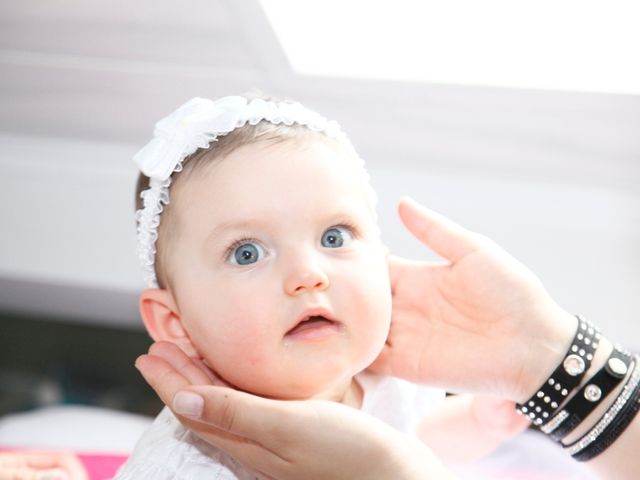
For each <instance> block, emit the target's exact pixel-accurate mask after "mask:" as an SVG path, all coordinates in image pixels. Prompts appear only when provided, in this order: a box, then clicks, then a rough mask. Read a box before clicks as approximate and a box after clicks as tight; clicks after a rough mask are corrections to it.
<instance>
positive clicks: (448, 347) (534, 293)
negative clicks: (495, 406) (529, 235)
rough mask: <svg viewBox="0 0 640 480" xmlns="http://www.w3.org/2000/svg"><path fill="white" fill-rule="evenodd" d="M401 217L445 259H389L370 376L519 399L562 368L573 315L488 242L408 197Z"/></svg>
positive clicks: (530, 275) (409, 227) (401, 204)
mask: <svg viewBox="0 0 640 480" xmlns="http://www.w3.org/2000/svg"><path fill="white" fill-rule="evenodd" d="M399 214H400V218H401V219H402V221H403V223H404V225H405V226H406V227H407V228H408V229H409V231H410V232H411V233H412V234H413V235H414V236H415V237H416V238H417V239H418V240H420V241H421V242H422V243H424V245H425V246H427V247H429V248H431V249H432V250H433V251H434V252H435V253H436V254H438V255H440V256H441V257H443V258H444V259H446V262H443V263H430V262H416V261H409V260H405V259H402V258H391V260H390V275H391V287H392V293H393V312H392V323H391V331H390V334H389V338H388V341H387V345H386V346H385V348H384V350H383V352H382V353H381V355H380V357H379V358H378V359H377V360H376V362H375V363H374V364H373V366H372V367H371V369H372V370H374V371H377V372H379V373H384V374H390V375H395V376H398V377H403V378H406V379H408V380H411V381H414V382H418V383H430V384H433V385H439V386H442V387H445V388H447V389H449V390H452V391H466V392H478V393H486V394H493V395H499V396H503V397H505V398H510V399H512V400H516V401H524V400H526V399H527V398H528V397H529V396H530V395H531V394H532V393H533V392H534V391H535V389H536V388H538V387H539V385H541V384H542V383H543V382H544V380H545V378H546V377H547V376H548V375H549V374H550V372H552V371H553V369H554V368H555V366H556V365H557V364H558V363H559V362H560V360H561V358H562V356H563V355H564V353H565V351H566V349H567V348H568V346H569V342H570V341H571V338H572V337H573V333H574V331H575V328H576V326H577V320H576V319H575V317H573V316H572V315H570V314H569V313H567V312H565V311H564V310H562V309H561V308H560V307H559V306H558V305H557V304H556V303H555V302H554V301H553V300H552V298H551V297H550V296H549V294H548V293H547V292H546V290H545V289H544V287H543V286H542V283H541V282H540V280H539V279H538V278H537V277H536V276H535V275H534V274H533V273H532V272H531V271H530V270H528V269H527V268H525V267H524V266H523V265H522V264H521V263H519V262H518V261H517V260H515V259H514V258H513V257H511V256H510V255H509V254H507V253H506V252H505V251H504V250H503V249H502V248H500V247H499V246H498V245H497V244H496V243H495V242H493V241H491V240H490V239H488V238H486V237H484V236H482V235H479V234H477V233H474V232H471V231H469V230H467V229H465V228H463V227H461V226H459V225H456V224H455V223H454V222H452V221H451V220H449V219H447V218H445V217H444V216H442V215H440V214H438V213H435V212H433V211H431V210H428V209H426V208H424V207H422V206H420V205H418V204H417V203H415V202H413V201H412V200H409V199H403V200H402V201H401V202H400V206H399Z"/></svg>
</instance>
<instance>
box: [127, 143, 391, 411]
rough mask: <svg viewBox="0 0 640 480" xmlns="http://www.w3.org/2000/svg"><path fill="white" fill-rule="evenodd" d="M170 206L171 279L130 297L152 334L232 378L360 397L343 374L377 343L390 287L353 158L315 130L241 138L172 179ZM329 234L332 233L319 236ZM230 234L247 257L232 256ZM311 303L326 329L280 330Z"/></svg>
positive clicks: (245, 386)
mask: <svg viewBox="0 0 640 480" xmlns="http://www.w3.org/2000/svg"><path fill="white" fill-rule="evenodd" d="M310 182H311V183H310ZM172 208H173V209H174V214H176V213H177V215H178V217H179V221H178V222H177V224H178V225H179V226H178V229H179V231H178V233H177V235H176V238H175V239H174V240H173V242H172V244H173V250H172V251H171V252H170V255H169V259H170V260H173V261H172V263H171V265H170V271H171V272H172V273H171V274H172V282H171V285H173V287H172V288H171V289H167V290H158V289H151V290H146V291H145V292H143V294H142V296H141V302H140V303H141V313H142V317H143V320H144V322H145V325H146V327H147V329H148V331H149V332H150V333H151V335H152V337H153V338H154V339H155V340H164V341H169V342H171V343H174V344H176V345H178V346H179V347H180V348H181V349H182V350H183V351H184V352H185V353H186V354H187V355H189V356H191V357H194V358H198V359H201V360H202V361H203V362H204V364H206V365H207V366H209V367H210V368H211V369H212V370H213V371H215V372H216V374H217V375H218V376H219V377H220V378H222V379H223V380H224V381H225V382H226V383H228V384H230V385H233V386H234V387H235V388H237V389H240V390H243V391H248V392H252V393H255V394H258V395H261V396H265V397H271V398H287V399H308V398H324V399H331V400H336V401H344V402H346V403H349V404H351V405H353V406H359V402H360V396H361V392H360V389H359V387H358V385H357V384H356V383H355V382H353V381H352V377H353V376H354V375H355V374H356V373H358V372H360V371H362V370H364V369H365V368H366V367H367V366H368V365H369V364H371V362H373V360H374V359H375V358H376V357H377V356H378V354H379V353H380V351H381V349H382V347H383V345H384V342H385V339H386V337H387V334H388V331H389V325H390V319H391V288H390V284H389V275H388V265H387V253H386V249H385V248H384V246H383V245H382V244H381V243H380V240H379V237H378V234H377V227H376V222H375V219H374V216H373V212H372V209H371V205H370V204H369V202H368V200H367V196H366V193H365V189H364V184H363V182H362V175H361V170H360V167H359V166H358V165H357V163H356V162H355V161H354V159H353V158H351V157H350V156H349V154H348V153H347V152H346V151H344V150H343V149H342V148H341V147H339V146H337V145H335V144H333V143H329V142H324V141H321V140H315V141H309V142H305V144H304V146H302V145H300V144H298V143H295V142H293V141H287V142H284V143H278V144H265V143H256V144H251V145H246V146H243V147H240V148H238V149H236V150H234V151H233V152H232V153H230V154H229V155H228V156H226V157H224V158H223V159H222V160H220V161H216V162H214V163H213V164H211V165H209V166H207V168H206V169H205V170H203V171H202V172H198V175H192V176H191V177H189V179H188V181H186V182H182V184H181V185H180V184H179V185H178V187H177V189H176V191H172ZM332 229H333V230H332ZM327 232H330V233H331V232H333V234H336V232H339V236H340V237H341V239H342V242H343V243H342V244H341V245H340V246H339V247H337V248H329V247H328V246H327V244H326V242H325V243H324V244H323V240H322V239H323V235H326V234H327ZM240 245H244V246H245V247H246V246H247V245H251V246H253V248H255V249H257V250H255V252H257V254H258V256H257V257H256V259H257V261H255V263H250V264H247V265H239V264H237V259H236V257H235V253H237V250H236V249H237V248H238V247H239V246H240ZM245 247H243V248H245ZM315 308H320V309H322V314H323V315H325V316H329V317H330V318H332V319H333V320H334V321H335V323H334V325H333V328H331V329H325V331H324V332H319V331H318V332H316V333H314V334H313V335H289V334H288V332H289V331H290V330H291V328H292V327H293V326H294V325H296V324H297V323H298V321H299V320H300V319H301V318H303V317H304V316H305V312H308V311H309V309H315Z"/></svg>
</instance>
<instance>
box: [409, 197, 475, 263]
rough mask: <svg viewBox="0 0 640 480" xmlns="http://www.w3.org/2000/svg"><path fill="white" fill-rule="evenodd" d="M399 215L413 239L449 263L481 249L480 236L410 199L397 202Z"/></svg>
mask: <svg viewBox="0 0 640 480" xmlns="http://www.w3.org/2000/svg"><path fill="white" fill-rule="evenodd" d="M398 214H399V215H400V219H401V220H402V223H404V226H405V227H407V229H408V230H409V231H410V232H411V234H412V235H413V236H414V237H416V238H417V239H418V240H419V241H420V242H422V243H423V244H424V245H426V246H427V247H429V248H431V249H432V250H433V251H434V252H436V253H437V254H438V255H440V256H441V257H444V258H446V259H447V260H449V261H450V262H451V263H455V262H457V261H458V260H459V259H461V258H462V257H464V256H465V255H468V254H469V253H471V252H473V251H475V250H477V249H478V248H480V246H481V243H482V240H481V239H482V237H481V236H480V235H478V234H477V233H474V232H472V231H470V230H467V229H466V228H463V227H462V226H460V225H458V224H457V223H455V222H453V221H451V220H449V219H448V218H447V217H445V216H444V215H441V214H439V213H436V212H434V211H433V210H429V209H428V208H426V207H424V206H422V205H420V204H419V203H417V202H416V201H415V200H413V199H411V198H409V197H403V198H402V199H401V200H400V204H399V205H398Z"/></svg>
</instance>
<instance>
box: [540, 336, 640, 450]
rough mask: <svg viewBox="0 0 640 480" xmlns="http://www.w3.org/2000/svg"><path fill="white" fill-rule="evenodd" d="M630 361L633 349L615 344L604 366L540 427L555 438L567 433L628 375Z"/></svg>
mask: <svg viewBox="0 0 640 480" xmlns="http://www.w3.org/2000/svg"><path fill="white" fill-rule="evenodd" d="M631 362H632V357H631V354H630V353H628V352H626V351H624V350H622V348H620V347H616V348H614V349H613V351H612V352H611V354H610V355H609V358H608V359H607V362H606V363H605V365H604V367H602V368H601V369H600V370H598V372H597V373H596V374H595V375H594V376H593V377H591V378H590V379H589V380H588V381H587V382H586V383H585V384H584V386H583V387H582V388H581V389H580V390H578V392H577V393H576V394H575V395H574V396H573V397H571V399H570V400H569V401H568V402H567V403H566V404H565V405H564V406H563V407H562V409H561V410H560V411H559V412H558V413H557V414H555V415H554V416H553V418H551V420H549V422H547V423H546V424H545V425H544V426H543V427H542V428H540V430H541V431H542V432H543V433H546V434H547V435H549V436H550V437H551V438H552V439H553V440H555V441H560V440H561V439H562V438H564V437H566V436H567V435H568V434H569V433H571V432H572V431H573V430H574V429H575V428H576V427H577V426H578V425H580V423H581V422H582V421H583V420H584V419H585V418H587V417H588V416H589V414H590V413H591V412H593V411H594V410H595V408H596V407H597V406H598V405H599V404H600V403H601V402H602V400H603V399H604V398H606V397H607V395H609V394H610V393H611V392H612V391H613V390H614V389H615V388H616V387H617V386H618V385H619V384H620V382H621V381H622V379H624V377H625V376H626V375H627V372H628V370H629V367H630V365H631Z"/></svg>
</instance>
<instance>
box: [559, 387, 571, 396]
mask: <svg viewBox="0 0 640 480" xmlns="http://www.w3.org/2000/svg"><path fill="white" fill-rule="evenodd" d="M560 393H561V394H562V396H563V397H566V396H567V394H568V393H569V392H568V391H567V389H566V388H563V389H562V391H561V392H560Z"/></svg>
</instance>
